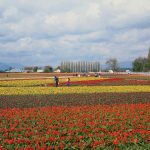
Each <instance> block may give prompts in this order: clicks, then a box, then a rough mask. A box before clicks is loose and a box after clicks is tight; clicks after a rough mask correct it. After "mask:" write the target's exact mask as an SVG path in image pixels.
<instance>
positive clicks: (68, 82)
mask: <svg viewBox="0 0 150 150" xmlns="http://www.w3.org/2000/svg"><path fill="white" fill-rule="evenodd" d="M66 85H67V86H70V78H68V79H67V83H66Z"/></svg>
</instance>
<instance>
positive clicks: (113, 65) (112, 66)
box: [106, 58, 119, 71]
mask: <svg viewBox="0 0 150 150" xmlns="http://www.w3.org/2000/svg"><path fill="white" fill-rule="evenodd" d="M106 65H107V66H108V67H109V69H111V70H113V71H118V70H119V64H118V60H117V59H116V58H110V59H108V60H107V61H106Z"/></svg>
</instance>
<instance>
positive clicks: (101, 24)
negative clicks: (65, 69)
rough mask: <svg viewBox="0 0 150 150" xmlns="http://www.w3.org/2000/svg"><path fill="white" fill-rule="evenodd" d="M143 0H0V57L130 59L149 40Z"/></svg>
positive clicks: (15, 59) (53, 61) (8, 59)
mask: <svg viewBox="0 0 150 150" xmlns="http://www.w3.org/2000/svg"><path fill="white" fill-rule="evenodd" d="M149 6H150V1H149V0H142V1H137V0H126V1H122V0H115V1H114V0H101V1H100V0H95V1H92V0H82V1H81V0H76V1H74V0H69V1H68V0H59V2H58V1H54V0H38V1H35V0H13V1H10V0H1V1H0V60H1V61H3V62H13V63H20V62H21V63H22V64H24V65H32V64H39V65H40V64H41V65H47V64H52V65H59V64H60V62H61V61H63V60H87V61H94V60H95V61H97V60H100V62H102V63H105V61H106V60H107V59H108V58H110V57H116V58H117V59H118V60H120V61H132V60H133V59H135V58H136V57H138V56H145V55H147V52H148V47H149V46H150V45H149V43H150V40H149V39H150V15H149V12H150V7H149Z"/></svg>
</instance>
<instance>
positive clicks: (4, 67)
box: [0, 62, 23, 71]
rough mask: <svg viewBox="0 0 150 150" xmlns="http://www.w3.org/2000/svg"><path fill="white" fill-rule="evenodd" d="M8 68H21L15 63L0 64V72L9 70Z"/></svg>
mask: <svg viewBox="0 0 150 150" xmlns="http://www.w3.org/2000/svg"><path fill="white" fill-rule="evenodd" d="M10 67H12V68H18V69H21V68H22V67H23V66H22V65H21V64H15V63H10V64H6V63H2V62H0V71H5V70H7V69H9V68H10Z"/></svg>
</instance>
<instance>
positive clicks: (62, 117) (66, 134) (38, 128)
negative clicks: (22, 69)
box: [0, 75, 150, 150]
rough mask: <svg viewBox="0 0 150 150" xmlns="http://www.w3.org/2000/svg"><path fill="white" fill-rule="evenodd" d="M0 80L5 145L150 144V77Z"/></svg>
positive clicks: (140, 149)
mask: <svg viewBox="0 0 150 150" xmlns="http://www.w3.org/2000/svg"><path fill="white" fill-rule="evenodd" d="M66 79H67V77H60V84H59V86H58V87H55V84H54V81H53V78H49V79H48V78H45V79H44V78H42V79H28V80H26V79H19V80H15V79H13V80H8V81H7V80H0V150H61V149H65V150H68V149H69V150H76V149H77V150H78V149H81V150H87V149H95V150H101V149H102V150H103V149H104V150H113V149H114V150H122V149H127V150H149V149H150V77H145V76H140V77H139V76H136V75H135V76H132V77H131V76H130V75H126V76H121V75H118V76H117V75H116V76H102V77H100V78H98V77H70V79H71V85H70V86H66Z"/></svg>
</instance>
